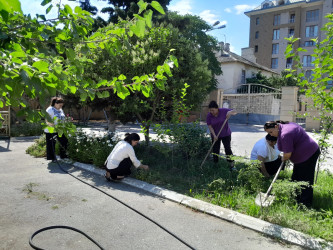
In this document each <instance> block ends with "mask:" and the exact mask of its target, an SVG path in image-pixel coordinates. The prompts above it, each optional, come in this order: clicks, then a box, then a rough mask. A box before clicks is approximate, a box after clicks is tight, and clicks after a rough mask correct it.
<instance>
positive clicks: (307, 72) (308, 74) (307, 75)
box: [305, 70, 313, 80]
mask: <svg viewBox="0 0 333 250" xmlns="http://www.w3.org/2000/svg"><path fill="white" fill-rule="evenodd" d="M312 73H313V71H312V70H307V71H305V77H306V78H308V79H309V80H312V78H313V77H312Z"/></svg>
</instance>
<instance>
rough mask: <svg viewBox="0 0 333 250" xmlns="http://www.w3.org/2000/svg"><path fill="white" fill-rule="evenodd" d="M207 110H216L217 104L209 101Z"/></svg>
mask: <svg viewBox="0 0 333 250" xmlns="http://www.w3.org/2000/svg"><path fill="white" fill-rule="evenodd" d="M208 108H210V109H218V108H219V106H218V105H217V103H216V102H215V101H211V102H210V103H209V105H208Z"/></svg>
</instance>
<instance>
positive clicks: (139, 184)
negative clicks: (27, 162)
mask: <svg viewBox="0 0 333 250" xmlns="http://www.w3.org/2000/svg"><path fill="white" fill-rule="evenodd" d="M61 161H62V162H64V163H69V164H71V165H73V166H75V167H77V168H80V169H83V170H86V171H89V172H92V173H95V174H97V175H101V176H103V175H104V173H105V171H104V170H102V169H98V168H96V167H95V166H94V165H90V164H85V163H80V162H73V161H71V160H61ZM122 183H125V184H127V185H129V186H132V187H136V188H139V189H142V190H145V191H146V192H149V193H152V194H154V195H157V196H160V197H163V198H165V199H168V200H170V201H174V202H177V203H179V204H182V205H184V206H187V207H190V208H193V209H195V210H198V211H200V212H203V213H206V214H210V215H213V216H215V217H218V218H221V219H223V220H226V221H229V222H232V223H235V224H237V225H240V226H243V227H246V228H249V229H252V230H255V231H257V232H260V233H263V234H266V235H268V236H271V237H274V238H279V239H282V240H284V241H286V242H289V243H292V244H296V245H299V246H302V247H306V248H310V249H324V250H326V249H327V250H329V249H330V250H332V249H333V244H332V243H329V242H326V241H325V240H322V239H319V238H314V237H311V236H309V235H306V234H304V233H301V232H298V231H295V230H293V229H289V228H285V227H282V226H279V225H275V224H272V223H269V222H266V221H263V220H260V219H257V218H254V217H251V216H248V215H244V214H241V213H238V212H235V211H232V210H230V209H227V208H223V207H220V206H216V205H213V204H210V203H208V202H204V201H201V200H198V199H194V198H191V197H188V196H186V195H182V194H179V193H176V192H174V191H170V190H168V189H164V188H161V187H158V186H155V185H152V184H149V183H146V182H143V181H140V180H136V179H133V178H130V177H128V178H125V179H124V180H122Z"/></svg>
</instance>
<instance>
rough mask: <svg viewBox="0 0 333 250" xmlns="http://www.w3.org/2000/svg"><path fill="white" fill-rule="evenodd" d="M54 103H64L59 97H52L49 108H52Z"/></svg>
mask: <svg viewBox="0 0 333 250" xmlns="http://www.w3.org/2000/svg"><path fill="white" fill-rule="evenodd" d="M56 103H64V99H62V98H61V97H56V96H55V97H52V98H51V103H50V106H52V107H54V105H55V104H56Z"/></svg>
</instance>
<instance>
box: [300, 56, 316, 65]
mask: <svg viewBox="0 0 333 250" xmlns="http://www.w3.org/2000/svg"><path fill="white" fill-rule="evenodd" d="M313 61H314V57H313V56H303V67H313V66H314V64H313V63H312V62H313Z"/></svg>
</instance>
